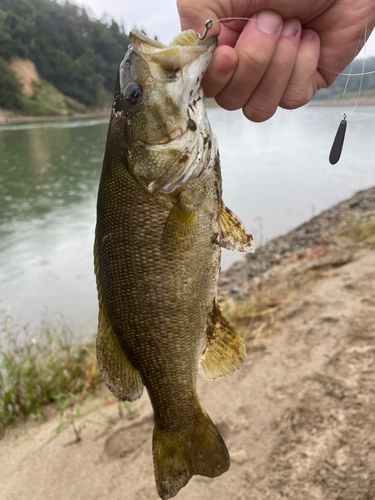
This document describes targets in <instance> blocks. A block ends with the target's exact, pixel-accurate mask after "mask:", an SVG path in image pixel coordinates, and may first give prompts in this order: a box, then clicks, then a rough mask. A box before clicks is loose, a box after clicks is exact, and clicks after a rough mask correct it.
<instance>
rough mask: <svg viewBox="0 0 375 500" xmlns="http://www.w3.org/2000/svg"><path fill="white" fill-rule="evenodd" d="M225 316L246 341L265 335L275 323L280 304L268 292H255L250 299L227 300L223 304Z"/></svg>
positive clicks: (261, 290)
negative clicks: (261, 334)
mask: <svg viewBox="0 0 375 500" xmlns="http://www.w3.org/2000/svg"><path fill="white" fill-rule="evenodd" d="M221 306H222V307H223V314H224V316H225V317H226V318H227V319H228V321H229V322H230V324H231V325H232V326H233V327H234V328H235V329H236V330H237V331H238V333H239V334H240V335H241V336H242V337H243V338H244V339H246V340H248V339H251V338H255V337H257V336H258V335H259V334H260V333H261V332H263V333H264V330H265V329H268V328H269V327H270V326H271V324H273V322H274V313H276V312H277V311H278V310H279V307H280V304H279V303H278V301H277V300H276V299H275V298H274V297H272V296H271V295H270V294H269V293H268V292H267V291H266V290H263V289H260V290H255V291H254V292H253V293H252V295H251V298H250V299H247V300H235V299H233V300H231V299H229V300H226V301H225V302H224V303H222V304H221Z"/></svg>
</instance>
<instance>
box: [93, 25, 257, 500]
mask: <svg viewBox="0 0 375 500" xmlns="http://www.w3.org/2000/svg"><path fill="white" fill-rule="evenodd" d="M130 39H131V45H130V47H129V50H128V52H127V54H126V56H125V59H124V61H123V62H122V64H121V66H120V70H119V75H118V78H117V83H116V90H115V96H114V103H113V110H112V115H111V120H110V124H109V130H108V137H107V146H106V153H105V158H104V163H103V171H102V176H101V181H100V187H99V193H98V204H97V227H96V238H95V248H94V254H95V272H96V277H97V287H98V296H99V328H98V335H97V357H98V363H99V368H100V370H101V372H102V375H103V378H104V380H105V382H106V384H107V386H108V387H109V389H110V390H111V391H112V392H113V394H114V395H115V396H116V397H117V398H119V399H120V400H124V401H134V400H136V399H138V398H139V397H140V396H141V394H142V391H143V387H144V386H145V387H146V388H147V391H148V393H149V396H150V400H151V403H152V406H153V410H154V418H155V427H154V434H153V456H154V468H155V480H156V485H157V489H158V493H159V495H160V497H161V498H163V499H167V498H170V497H173V496H174V495H176V494H177V493H178V491H179V490H180V489H181V488H182V487H183V486H184V485H186V484H187V482H188V481H189V479H190V478H191V477H192V476H193V475H195V474H200V475H204V476H208V477H216V476H218V475H220V474H222V473H223V472H225V471H226V470H228V468H229V454H228V451H227V448H226V446H225V443H224V441H223V439H222V437H221V436H220V434H219V432H218V430H217V428H216V427H215V425H214V424H213V423H212V421H211V420H210V418H209V416H208V415H207V413H206V412H205V410H204V408H203V406H202V405H201V403H200V401H199V398H198V395H197V390H196V384H197V376H198V371H200V372H201V374H202V375H203V376H204V377H206V378H208V379H216V378H219V377H221V376H224V375H226V374H228V373H232V372H233V371H236V370H238V369H239V368H240V367H241V366H242V364H243V361H244V358H245V347H244V344H243V342H242V340H241V339H240V337H239V336H238V334H237V333H236V331H235V330H234V329H233V328H232V327H231V326H230V324H229V323H228V321H227V320H226V319H225V318H224V317H223V316H222V314H221V312H220V309H219V307H218V305H217V302H216V293H217V280H218V274H219V270H220V254H221V246H225V247H226V248H231V249H237V250H242V251H253V248H254V247H253V240H252V237H251V235H249V234H248V233H247V231H246V229H245V228H244V227H243V225H242V223H241V221H239V219H238V218H237V217H236V216H235V215H234V214H233V213H232V212H231V211H230V210H229V209H227V208H226V207H225V206H224V204H223V202H222V188H221V174H220V164H219V154H218V150H217V146H216V139H215V137H214V135H213V134H212V132H211V129H210V125H209V122H208V119H207V115H206V111H205V107H204V100H203V93H202V90H201V87H200V83H201V79H202V77H203V75H204V72H205V70H206V68H207V66H208V64H209V61H210V59H211V57H212V53H213V50H214V48H215V46H216V40H215V39H209V40H208V41H207V42H205V43H204V44H202V45H197V41H196V39H195V38H194V35H193V34H191V33H190V32H188V33H187V34H186V33H185V34H183V35H181V36H180V37H178V38H177V39H176V41H175V43H174V45H171V46H165V45H163V44H161V43H160V42H157V41H154V40H150V39H148V38H147V37H145V36H144V35H143V34H141V33H139V32H137V31H136V30H134V31H133V32H132V33H131V35H130Z"/></svg>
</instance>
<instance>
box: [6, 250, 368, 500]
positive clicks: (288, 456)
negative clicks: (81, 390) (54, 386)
mask: <svg viewBox="0 0 375 500" xmlns="http://www.w3.org/2000/svg"><path fill="white" fill-rule="evenodd" d="M336 252H337V250H336ZM324 259H325V260H324ZM335 259H336V262H337V255H336V257H335V255H333V260H332V259H331V265H328V268H327V254H325V255H324V256H323V257H321V258H320V259H317V260H315V261H314V262H313V266H312V264H311V262H309V261H303V262H293V261H292V260H291V259H289V261H287V262H284V263H282V264H281V265H279V266H275V267H274V268H273V269H272V271H271V272H270V273H269V274H268V278H267V280H268V285H267V286H268V289H269V291H270V293H274V295H275V296H276V297H277V298H278V300H280V299H282V297H283V295H284V296H285V297H286V292H285V290H286V287H287V285H288V286H289V285H290V283H291V282H292V281H293V280H296V279H298V277H299V276H302V275H304V273H305V272H306V271H307V270H309V269H310V270H311V268H312V267H313V268H314V273H315V274H314V275H312V278H311V277H310V278H311V279H308V280H307V281H306V282H305V283H304V284H302V285H299V287H298V288H297V289H296V290H297V291H295V292H294V295H293V300H291V301H288V302H289V303H288V305H286V306H285V308H284V309H283V310H282V314H280V315H279V317H278V319H277V322H276V325H275V326H274V329H273V332H272V335H270V336H269V337H268V338H258V339H255V340H253V341H251V342H249V343H248V356H247V360H246V364H245V366H244V367H243V369H242V370H241V371H240V372H238V373H237V374H235V375H232V376H229V377H226V378H224V379H221V380H219V381H217V382H207V381H203V380H201V381H200V387H199V393H200V395H201V399H202V402H203V403H204V405H205V407H206V409H207V410H208V412H209V414H210V415H211V417H212V419H213V420H214V421H215V422H216V423H217V424H218V425H219V428H220V430H221V432H222V434H223V436H224V438H225V440H226V442H227V445H228V448H229V450H230V453H231V457H232V465H231V468H230V470H229V472H228V473H226V474H224V475H223V476H221V477H219V478H217V479H213V480H212V479H207V478H202V477H195V478H193V479H192V480H191V481H190V483H189V484H188V485H187V487H185V488H184V489H183V490H181V492H180V493H179V495H178V497H177V498H179V499H180V500H188V499H189V500H191V499H196V498H197V499H198V498H199V499H201V500H212V499H213V498H215V500H224V499H225V500H227V499H231V500H243V499H246V500H247V499H254V500H258V499H259V500H267V499H272V500H278V499H285V498H287V499H291V500H299V499H301V500H302V499H303V500H310V499H311V500H312V499H322V500H323V499H324V500H333V499H335V500H339V499H340V500H372V499H374V498H375V432H374V431H375V391H374V387H375V384H374V380H375V326H374V317H375V285H374V283H375V252H374V251H372V250H366V249H362V250H359V251H358V252H356V253H354V254H353V255H352V256H351V257H350V258H348V259H346V261H347V263H346V264H342V263H341V264H342V265H340V266H339V267H336V268H335V267H334V265H333V264H332V263H334V262H335ZM105 397H107V396H106V395H105V394H104V395H103V397H102V399H100V398H99V399H98V400H96V401H94V402H93V401H90V402H89V403H88V406H87V408H89V407H90V408H92V407H93V405H95V404H98V403H100V401H103V398H105ZM108 416H109V417H111V418H113V420H114V422H115V423H114V424H112V425H111V424H110V423H109V419H108ZM85 419H86V420H88V419H90V420H91V422H87V423H86V428H85V429H84V430H83V433H82V441H81V442H80V443H77V444H69V443H70V442H71V441H72V439H73V433H72V432H71V431H70V430H68V431H65V432H63V433H62V434H61V435H60V436H59V437H58V438H56V439H55V440H53V441H52V442H50V443H48V440H49V439H50V438H51V436H52V435H53V430H54V429H55V428H56V427H57V425H58V423H59V421H58V420H57V419H52V420H51V421H49V422H47V423H44V424H42V425H32V424H29V426H27V427H25V426H23V427H18V428H16V429H13V430H12V431H11V432H9V433H8V434H7V435H6V436H5V438H4V439H3V440H2V441H0V471H1V476H0V481H1V489H0V498H1V499H2V500H16V499H17V500H23V499H25V500H26V499H27V500H48V499H54V500H60V499H61V500H63V499H64V500H66V499H75V500H78V499H82V500H83V499H84V500H94V499H95V500H96V499H98V500H99V499H102V498H108V499H111V500H120V499H121V500H154V499H155V500H156V499H157V498H158V496H157V494H156V491H155V488H154V482H153V466H152V458H151V433H152V427H153V424H152V411H151V408H150V405H149V402H148V398H147V396H145V395H144V396H143V397H142V399H141V400H140V401H139V402H137V403H135V404H133V405H132V411H131V413H129V414H128V415H126V416H125V417H124V418H122V419H121V418H119V416H118V411H117V409H116V405H114V404H109V405H107V406H105V407H103V408H102V409H100V410H98V409H97V410H92V411H91V413H89V414H88V416H86V417H85ZM93 421H95V422H100V423H101V425H99V424H98V423H93Z"/></svg>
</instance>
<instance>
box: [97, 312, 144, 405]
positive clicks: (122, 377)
mask: <svg viewBox="0 0 375 500" xmlns="http://www.w3.org/2000/svg"><path fill="white" fill-rule="evenodd" d="M96 355H97V358H98V365H99V369H100V372H101V374H102V377H103V379H104V382H105V383H106V386H107V387H108V389H109V390H110V391H111V392H112V393H113V394H114V395H115V396H116V398H117V399H120V400H121V401H135V400H136V399H138V398H140V397H141V395H142V392H143V382H142V379H141V375H140V373H139V372H138V370H136V369H135V368H134V367H133V365H132V364H131V363H130V361H129V360H128V358H127V356H126V354H125V353H124V351H123V349H122V347H121V345H120V342H119V341H118V338H117V337H116V335H115V333H114V332H113V330H112V327H111V325H110V323H109V321H108V319H107V317H106V314H105V312H104V310H103V309H101V310H100V311H99V328H98V335H97V337H96Z"/></svg>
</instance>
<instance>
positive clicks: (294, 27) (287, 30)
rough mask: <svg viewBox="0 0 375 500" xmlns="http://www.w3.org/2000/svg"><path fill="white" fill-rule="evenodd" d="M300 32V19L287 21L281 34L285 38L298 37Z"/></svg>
mask: <svg viewBox="0 0 375 500" xmlns="http://www.w3.org/2000/svg"><path fill="white" fill-rule="evenodd" d="M298 31H299V21H298V19H286V20H285V21H284V23H283V27H282V30H281V34H282V35H284V36H296V34H297V33H298Z"/></svg>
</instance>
